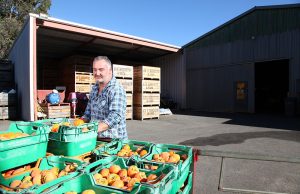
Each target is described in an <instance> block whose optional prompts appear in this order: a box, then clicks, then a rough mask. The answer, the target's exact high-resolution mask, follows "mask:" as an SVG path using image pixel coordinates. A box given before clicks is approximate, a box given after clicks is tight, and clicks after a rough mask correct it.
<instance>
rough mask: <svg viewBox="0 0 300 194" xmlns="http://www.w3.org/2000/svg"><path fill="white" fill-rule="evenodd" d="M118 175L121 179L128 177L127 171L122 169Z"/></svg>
mask: <svg viewBox="0 0 300 194" xmlns="http://www.w3.org/2000/svg"><path fill="white" fill-rule="evenodd" d="M118 174H119V176H120V177H121V178H123V177H127V170H126V169H121V170H120V171H119V173H118Z"/></svg>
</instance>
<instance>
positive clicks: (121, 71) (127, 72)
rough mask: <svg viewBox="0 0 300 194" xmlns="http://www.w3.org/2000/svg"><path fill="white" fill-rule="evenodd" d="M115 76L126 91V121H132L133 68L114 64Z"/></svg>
mask: <svg viewBox="0 0 300 194" xmlns="http://www.w3.org/2000/svg"><path fill="white" fill-rule="evenodd" d="M113 74H114V76H115V77H116V78H117V80H118V81H119V83H120V84H121V85H122V86H123V88H124V89H125V91H126V98H127V107H126V119H132V93H133V67H132V66H127V65H118V64H114V65H113Z"/></svg>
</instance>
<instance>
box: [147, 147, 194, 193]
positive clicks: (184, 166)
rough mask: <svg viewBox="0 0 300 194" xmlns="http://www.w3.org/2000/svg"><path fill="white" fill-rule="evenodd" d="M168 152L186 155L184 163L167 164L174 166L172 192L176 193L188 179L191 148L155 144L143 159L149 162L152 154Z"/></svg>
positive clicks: (191, 158) (191, 154) (191, 155)
mask: <svg viewBox="0 0 300 194" xmlns="http://www.w3.org/2000/svg"><path fill="white" fill-rule="evenodd" d="M169 151H174V152H175V153H177V154H179V155H183V154H186V155H187V159H186V160H185V161H182V160H180V161H179V162H178V163H177V164H174V163H167V164H169V165H173V166H175V169H174V172H175V180H176V183H177V184H175V185H174V188H173V191H177V190H178V189H179V188H180V186H181V185H182V183H183V182H184V181H185V180H186V178H187V177H188V173H189V170H190V166H191V163H192V160H193V150H192V147H190V146H184V145H175V144H155V145H154V146H153V147H152V149H151V153H150V154H148V155H147V156H146V158H145V159H146V160H149V161H151V160H152V158H153V155H154V154H160V153H162V152H169Z"/></svg>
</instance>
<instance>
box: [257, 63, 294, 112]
mask: <svg viewBox="0 0 300 194" xmlns="http://www.w3.org/2000/svg"><path fill="white" fill-rule="evenodd" d="M288 91H289V60H287V59H285V60H276V61H265V62H258V63H255V112H256V113H275V114H278V113H279V114H283V113H284V101H285V98H286V97H287V93H288Z"/></svg>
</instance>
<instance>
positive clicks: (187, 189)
mask: <svg viewBox="0 0 300 194" xmlns="http://www.w3.org/2000/svg"><path fill="white" fill-rule="evenodd" d="M192 189H193V172H189V175H188V177H187V179H186V180H185V181H184V187H183V188H180V189H179V190H178V192H177V193H178V194H189V193H192Z"/></svg>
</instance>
